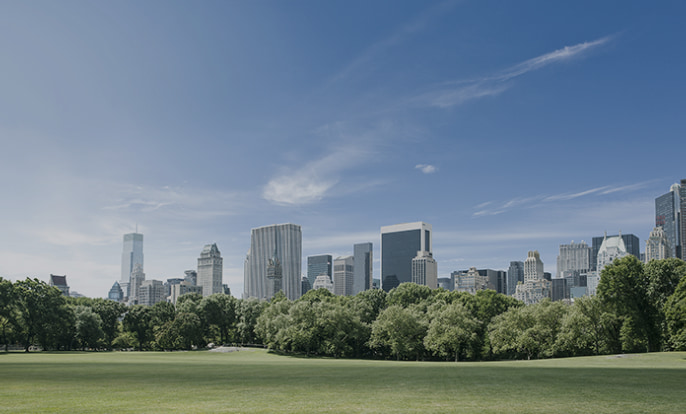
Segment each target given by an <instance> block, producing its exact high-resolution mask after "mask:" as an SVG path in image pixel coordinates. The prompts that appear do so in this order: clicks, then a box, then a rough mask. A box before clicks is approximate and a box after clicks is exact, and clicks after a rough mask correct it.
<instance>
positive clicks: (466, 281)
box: [453, 267, 488, 295]
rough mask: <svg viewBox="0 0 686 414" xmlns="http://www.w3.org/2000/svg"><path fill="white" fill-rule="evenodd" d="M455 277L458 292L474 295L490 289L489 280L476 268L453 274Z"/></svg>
mask: <svg viewBox="0 0 686 414" xmlns="http://www.w3.org/2000/svg"><path fill="white" fill-rule="evenodd" d="M453 276H454V277H455V291H456V292H467V293H471V294H472V295H474V294H476V292H477V291H478V290H486V289H488V278H487V277H486V276H484V275H482V274H481V273H479V271H478V270H477V269H476V267H470V268H469V270H463V271H458V272H453Z"/></svg>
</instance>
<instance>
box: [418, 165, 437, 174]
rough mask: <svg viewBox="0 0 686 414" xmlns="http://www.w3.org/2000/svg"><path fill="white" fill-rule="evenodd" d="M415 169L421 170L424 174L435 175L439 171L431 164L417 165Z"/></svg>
mask: <svg viewBox="0 0 686 414" xmlns="http://www.w3.org/2000/svg"><path fill="white" fill-rule="evenodd" d="M414 168H415V169H417V170H420V171H421V172H423V173H424V174H433V173H435V172H436V171H437V170H438V169H437V168H436V167H435V166H433V165H431V164H417V165H415V167H414Z"/></svg>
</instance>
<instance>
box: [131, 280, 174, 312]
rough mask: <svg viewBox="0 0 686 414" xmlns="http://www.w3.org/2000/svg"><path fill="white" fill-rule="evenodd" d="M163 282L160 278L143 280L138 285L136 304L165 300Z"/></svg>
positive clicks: (151, 303) (146, 304)
mask: <svg viewBox="0 0 686 414" xmlns="http://www.w3.org/2000/svg"><path fill="white" fill-rule="evenodd" d="M166 300H167V297H166V296H165V294H164V283H162V281H161V280H144V281H143V283H141V285H140V286H139V287H138V304H139V305H143V306H152V305H154V304H156V303H158V302H165V301H166Z"/></svg>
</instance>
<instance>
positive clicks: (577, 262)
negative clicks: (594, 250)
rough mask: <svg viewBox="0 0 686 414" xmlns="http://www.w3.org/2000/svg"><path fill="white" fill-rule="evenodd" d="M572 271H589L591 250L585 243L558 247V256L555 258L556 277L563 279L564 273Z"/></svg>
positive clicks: (572, 243)
mask: <svg viewBox="0 0 686 414" xmlns="http://www.w3.org/2000/svg"><path fill="white" fill-rule="evenodd" d="M568 270H572V271H578V272H582V273H585V272H588V271H589V270H591V248H590V247H589V246H588V244H586V242H585V241H583V240H582V241H581V243H574V241H572V242H571V243H570V244H561V245H560V254H559V255H558V256H557V277H558V279H559V278H562V277H564V275H563V274H564V272H565V271H568Z"/></svg>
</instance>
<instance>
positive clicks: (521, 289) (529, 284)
mask: <svg viewBox="0 0 686 414" xmlns="http://www.w3.org/2000/svg"><path fill="white" fill-rule="evenodd" d="M514 297H515V299H517V300H521V301H522V302H524V303H525V304H527V305H532V304H534V303H538V302H540V301H541V300H543V299H545V298H551V297H552V283H551V282H550V281H549V280H546V279H545V278H544V275H543V262H542V261H541V256H540V255H539V253H538V250H536V251H530V252H529V253H527V258H526V260H525V261H524V283H520V284H518V285H517V289H516V290H515V294H514Z"/></svg>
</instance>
